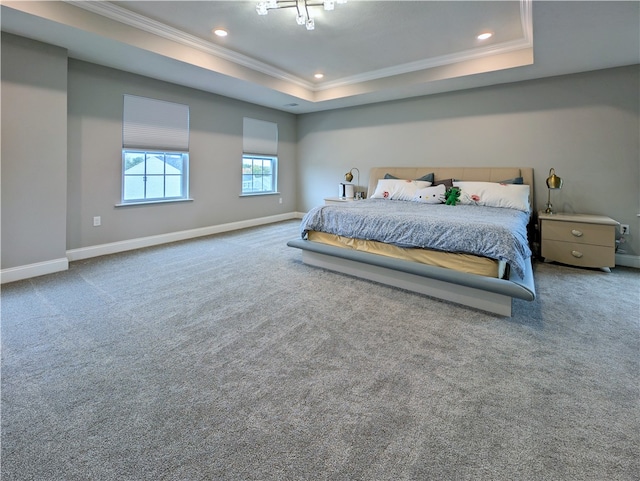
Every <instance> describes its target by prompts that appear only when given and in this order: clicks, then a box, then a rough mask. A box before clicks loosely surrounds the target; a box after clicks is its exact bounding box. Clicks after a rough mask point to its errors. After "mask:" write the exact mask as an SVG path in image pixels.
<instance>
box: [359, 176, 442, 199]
mask: <svg viewBox="0 0 640 481" xmlns="http://www.w3.org/2000/svg"><path fill="white" fill-rule="evenodd" d="M430 185H431V182H428V181H426V180H402V179H380V180H379V181H378V185H377V186H376V191H375V192H374V193H373V195H372V196H371V198H372V199H387V200H413V196H414V195H415V193H416V191H417V190H419V189H424V188H425V187H429V186H430Z"/></svg>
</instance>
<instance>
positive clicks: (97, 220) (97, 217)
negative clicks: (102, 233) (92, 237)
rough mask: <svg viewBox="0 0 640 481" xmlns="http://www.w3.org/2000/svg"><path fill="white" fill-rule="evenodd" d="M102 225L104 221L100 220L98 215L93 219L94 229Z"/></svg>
mask: <svg viewBox="0 0 640 481" xmlns="http://www.w3.org/2000/svg"><path fill="white" fill-rule="evenodd" d="M100 225H102V219H100V216H99V215H97V216H95V217H94V218H93V227H98V226H100Z"/></svg>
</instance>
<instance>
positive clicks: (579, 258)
mask: <svg viewBox="0 0 640 481" xmlns="http://www.w3.org/2000/svg"><path fill="white" fill-rule="evenodd" d="M538 223H539V227H540V240H541V255H542V257H543V258H544V260H545V261H557V262H561V263H563V264H569V265H572V266H578V267H601V268H603V269H604V270H606V271H609V267H615V265H616V256H615V253H616V226H617V225H619V223H618V222H617V221H615V220H613V219H611V218H609V217H606V216H602V215H588V214H546V213H544V212H539V213H538Z"/></svg>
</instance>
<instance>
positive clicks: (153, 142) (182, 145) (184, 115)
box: [122, 95, 189, 152]
mask: <svg viewBox="0 0 640 481" xmlns="http://www.w3.org/2000/svg"><path fill="white" fill-rule="evenodd" d="M122 147H123V148H125V149H153V150H162V151H179V152H186V151H188V150H189V106H188V105H182V104H176V103H173V102H165V101H164V100H156V99H148V98H145V97H137V96H135V95H125V96H124V113H123V116H122Z"/></svg>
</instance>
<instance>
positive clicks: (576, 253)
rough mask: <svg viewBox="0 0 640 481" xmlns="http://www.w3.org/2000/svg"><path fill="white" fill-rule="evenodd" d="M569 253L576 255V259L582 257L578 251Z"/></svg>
mask: <svg viewBox="0 0 640 481" xmlns="http://www.w3.org/2000/svg"><path fill="white" fill-rule="evenodd" d="M571 255H572V256H573V257H577V258H578V259H580V258H581V257H582V252H578V251H571Z"/></svg>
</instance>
